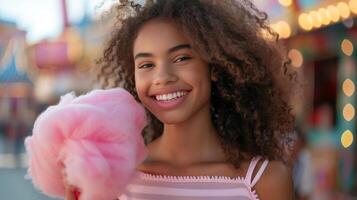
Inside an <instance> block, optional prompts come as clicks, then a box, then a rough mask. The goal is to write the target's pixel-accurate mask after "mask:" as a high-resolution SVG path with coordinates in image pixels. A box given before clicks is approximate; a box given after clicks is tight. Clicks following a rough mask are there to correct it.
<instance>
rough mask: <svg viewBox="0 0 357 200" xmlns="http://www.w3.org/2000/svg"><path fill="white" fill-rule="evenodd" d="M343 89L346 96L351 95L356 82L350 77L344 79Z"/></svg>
mask: <svg viewBox="0 0 357 200" xmlns="http://www.w3.org/2000/svg"><path fill="white" fill-rule="evenodd" d="M342 90H343V93H344V94H345V95H346V96H348V97H350V96H352V95H353V93H354V92H355V84H354V83H353V81H352V80H351V79H349V78H348V79H346V80H345V81H343V84H342Z"/></svg>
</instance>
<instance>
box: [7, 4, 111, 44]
mask: <svg viewBox="0 0 357 200" xmlns="http://www.w3.org/2000/svg"><path fill="white" fill-rule="evenodd" d="M114 2H116V0H67V10H68V17H69V20H70V22H78V21H79V20H80V19H81V18H82V17H83V15H84V13H85V12H89V13H90V14H91V15H92V16H95V15H98V14H100V13H101V12H102V11H103V10H105V9H107V8H108V7H110V5H111V4H112V3H114ZM0 19H2V20H7V21H13V22H15V23H16V24H17V25H18V27H19V28H20V29H22V30H26V31H27V39H28V41H29V42H36V41H39V40H41V39H44V38H52V37H56V36H57V35H58V34H59V33H60V32H61V31H62V23H63V22H62V14H61V1H60V0H0Z"/></svg>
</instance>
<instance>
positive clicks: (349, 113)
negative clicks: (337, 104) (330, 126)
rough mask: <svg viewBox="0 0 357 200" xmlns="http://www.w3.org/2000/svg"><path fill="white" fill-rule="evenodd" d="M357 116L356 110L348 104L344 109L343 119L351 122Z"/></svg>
mask: <svg viewBox="0 0 357 200" xmlns="http://www.w3.org/2000/svg"><path fill="white" fill-rule="evenodd" d="M354 116H355V108H354V107H353V106H352V104H350V103H348V104H346V105H345V106H344V107H343V118H344V119H345V120H346V121H351V120H352V119H353V117H354Z"/></svg>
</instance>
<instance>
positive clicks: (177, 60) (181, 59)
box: [174, 56, 191, 63]
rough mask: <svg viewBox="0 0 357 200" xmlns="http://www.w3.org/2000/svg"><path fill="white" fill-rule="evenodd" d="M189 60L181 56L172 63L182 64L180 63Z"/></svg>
mask: <svg viewBox="0 0 357 200" xmlns="http://www.w3.org/2000/svg"><path fill="white" fill-rule="evenodd" d="M189 59H191V57H188V56H182V57H179V58H177V59H176V60H175V61H174V63H177V62H182V61H185V60H189Z"/></svg>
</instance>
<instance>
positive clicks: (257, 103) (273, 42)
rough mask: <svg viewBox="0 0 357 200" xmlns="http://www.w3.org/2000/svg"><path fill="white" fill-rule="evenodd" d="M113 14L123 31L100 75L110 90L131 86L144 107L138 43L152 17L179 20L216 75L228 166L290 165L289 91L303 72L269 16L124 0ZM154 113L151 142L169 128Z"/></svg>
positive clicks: (237, 3) (192, 0)
mask: <svg viewBox="0 0 357 200" xmlns="http://www.w3.org/2000/svg"><path fill="white" fill-rule="evenodd" d="M113 10H114V11H115V12H116V13H117V14H116V18H115V21H116V23H115V25H116V26H115V27H116V28H115V29H114V30H113V35H112V37H111V39H110V41H109V45H108V47H107V48H106V49H105V51H104V54H103V56H102V57H101V58H100V59H99V60H98V61H97V64H98V65H99V69H100V70H99V73H98V77H97V78H98V80H99V82H100V83H101V84H102V85H103V86H104V87H106V88H108V87H119V86H120V87H124V88H125V89H127V90H128V91H129V92H130V93H131V94H132V95H133V96H134V97H135V98H136V99H137V100H138V101H139V102H140V100H139V98H138V95H137V93H136V89H135V81H134V60H133V55H132V54H133V43H134V41H135V39H136V37H137V34H138V32H139V31H140V28H141V27H142V26H143V25H144V24H145V23H146V22H148V21H149V20H152V19H155V18H159V17H160V18H168V19H170V20H173V21H174V22H175V23H176V24H177V26H178V27H179V29H180V31H182V33H183V34H184V35H185V36H187V38H188V39H189V42H190V44H191V46H192V47H193V48H194V50H195V51H197V52H198V54H199V55H200V56H201V57H202V59H203V60H205V61H206V62H207V63H208V64H209V66H210V68H211V73H212V76H213V77H215V78H214V79H213V80H212V86H211V119H212V122H213V124H214V126H215V128H216V129H217V132H218V135H219V139H220V142H221V145H222V148H223V150H224V152H225V154H226V156H227V161H228V162H230V163H232V164H233V165H234V166H235V167H239V166H240V164H241V162H242V161H243V160H244V159H248V158H250V157H252V156H257V155H260V156H262V157H264V158H266V159H269V160H281V161H284V160H285V159H284V154H285V153H284V152H285V151H284V146H283V145H284V144H285V143H286V140H285V139H284V138H286V137H285V136H287V134H289V133H291V132H292V130H293V127H294V120H295V117H294V115H293V114H292V113H291V110H292V108H291V105H289V92H290V91H291V88H292V86H293V80H296V73H293V72H292V71H291V69H290V67H289V66H290V65H289V64H290V60H289V59H288V58H287V56H286V54H287V53H286V49H285V48H284V46H283V45H282V43H281V41H280V40H279V36H278V35H277V34H276V33H275V32H274V31H273V30H272V29H271V28H270V27H269V25H268V18H267V14H266V13H265V12H262V11H260V10H259V9H258V8H257V7H256V6H255V5H253V3H252V2H251V1H249V0H156V1H147V2H146V4H145V5H140V4H136V3H134V2H133V1H128V0H120V2H119V4H118V5H117V6H116V7H115V8H113ZM113 10H112V11H113ZM147 114H148V117H149V119H150V123H149V125H148V126H147V127H146V128H145V129H144V130H143V137H144V139H145V142H146V144H148V143H150V142H151V141H153V140H155V139H156V138H157V137H159V136H160V135H161V134H162V131H163V124H162V123H161V122H160V121H159V120H158V119H157V118H156V117H155V116H154V115H153V114H151V113H150V112H149V111H147Z"/></svg>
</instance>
